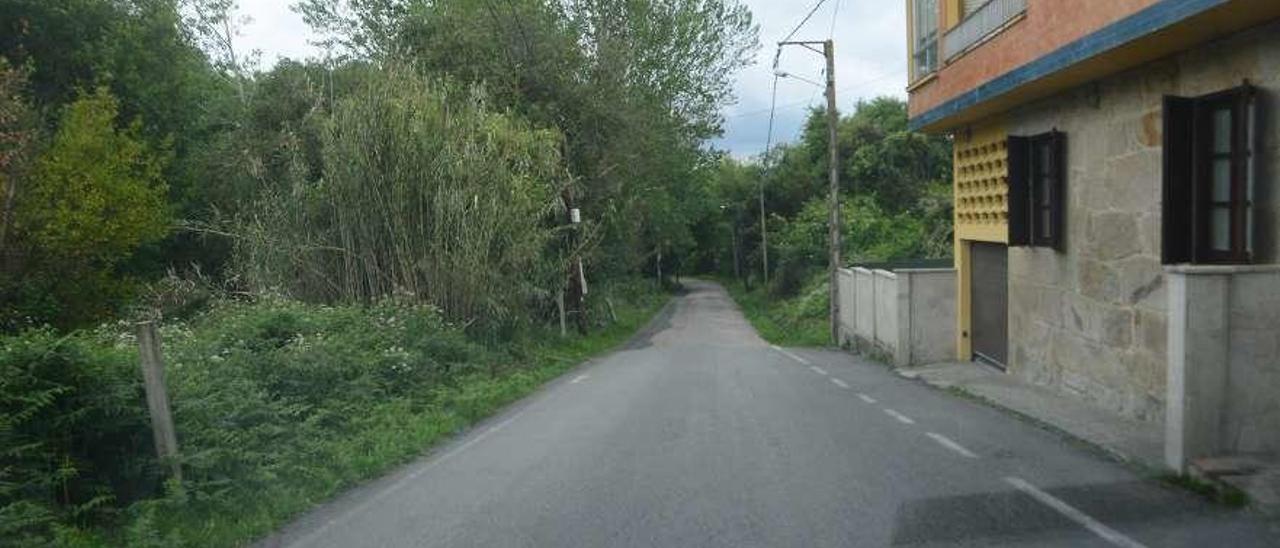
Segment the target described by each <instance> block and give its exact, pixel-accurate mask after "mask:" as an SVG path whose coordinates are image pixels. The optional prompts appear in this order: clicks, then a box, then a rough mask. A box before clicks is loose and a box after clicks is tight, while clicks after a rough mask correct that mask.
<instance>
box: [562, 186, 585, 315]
mask: <svg viewBox="0 0 1280 548" xmlns="http://www.w3.org/2000/svg"><path fill="white" fill-rule="evenodd" d="M560 199H561V200H563V201H564V207H565V213H566V214H567V216H568V219H566V220H567V221H569V249H570V250H572V251H573V256H572V258H571V262H570V264H569V268H568V272H567V274H568V278H569V280H568V281H569V283H568V286H569V287H568V293H567V297H568V304H569V305H571V306H572V308H573V311H574V312H575V318H574V319H575V322H576V323H577V325H578V333H581V334H583V335H586V334H587V299H586V297H587V273H586V269H585V268H584V267H583V266H582V255H580V254H579V253H580V251H581V250H579V249H578V247H579V246H580V245H582V234H581V233H582V212H581V211H579V210H578V207H577V205H575V204H574V199H573V189H571V188H565V189H564V192H563V193H561V195H560Z"/></svg>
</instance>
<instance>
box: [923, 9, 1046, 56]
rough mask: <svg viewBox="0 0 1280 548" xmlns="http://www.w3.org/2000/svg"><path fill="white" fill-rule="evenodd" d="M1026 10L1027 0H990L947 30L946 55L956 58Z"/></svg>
mask: <svg viewBox="0 0 1280 548" xmlns="http://www.w3.org/2000/svg"><path fill="white" fill-rule="evenodd" d="M1026 11H1027V0H990V1H989V2H987V3H986V4H983V5H982V6H981V7H979V8H978V9H977V10H976V11H974V12H973V13H972V14H969V16H968V17H965V19H964V21H961V22H960V24H959V25H956V26H955V28H952V29H951V30H949V31H947V34H946V36H945V37H944V39H943V41H942V44H943V53H944V54H945V55H944V57H945V58H946V60H947V61H950V60H952V59H955V58H956V57H958V56H960V54H962V53H964V52H966V51H969V49H970V48H972V47H973V46H975V45H977V44H978V43H979V42H981V41H982V40H983V39H984V38H986V37H987V36H990V35H991V33H993V32H996V31H997V30H1000V28H1001V27H1003V26H1004V25H1005V24H1006V23H1008V22H1009V21H1010V20H1012V19H1013V18H1015V17H1017V16H1019V15H1022V14H1023V13H1026Z"/></svg>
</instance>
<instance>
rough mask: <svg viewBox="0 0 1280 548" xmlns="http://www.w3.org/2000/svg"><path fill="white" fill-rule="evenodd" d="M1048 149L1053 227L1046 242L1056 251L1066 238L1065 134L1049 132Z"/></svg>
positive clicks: (1051, 220)
mask: <svg viewBox="0 0 1280 548" xmlns="http://www.w3.org/2000/svg"><path fill="white" fill-rule="evenodd" d="M1049 139H1050V150H1051V151H1052V154H1050V156H1052V160H1050V161H1052V162H1053V166H1052V170H1053V171H1052V173H1053V187H1052V188H1050V189H1049V192H1050V196H1049V204H1050V208H1051V209H1050V211H1049V215H1050V218H1049V223H1050V224H1049V226H1050V227H1052V228H1053V233H1052V234H1050V238H1049V241H1048V242H1046V244H1047V245H1048V246H1049V247H1052V248H1054V249H1056V250H1058V251H1064V245H1065V242H1066V241H1067V239H1066V238H1065V237H1064V234H1063V230H1065V229H1066V226H1067V217H1066V215H1067V182H1066V181H1067V134H1065V133H1062V132H1060V131H1057V130H1054V132H1053V133H1052V134H1050V137H1049Z"/></svg>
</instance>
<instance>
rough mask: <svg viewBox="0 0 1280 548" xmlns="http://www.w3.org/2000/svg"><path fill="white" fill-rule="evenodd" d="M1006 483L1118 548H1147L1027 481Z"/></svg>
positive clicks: (1016, 480)
mask: <svg viewBox="0 0 1280 548" xmlns="http://www.w3.org/2000/svg"><path fill="white" fill-rule="evenodd" d="M1004 481H1006V482H1008V483H1009V484H1010V485H1012V486H1014V487H1016V488H1017V489H1018V490H1019V491H1022V492H1023V493H1026V494H1028V495H1031V497H1032V498H1034V499H1036V500H1038V501H1040V502H1041V503H1043V504H1044V505H1045V506H1048V507H1050V508H1053V509H1054V510H1057V511H1058V513H1060V514H1062V515H1064V516H1066V517H1067V518H1068V519H1070V520H1071V521H1074V522H1076V523H1078V524H1080V525H1082V526H1084V528H1085V529H1088V530H1089V531H1092V532H1093V534H1095V535H1098V536H1099V537H1102V539H1103V540H1106V541H1107V542H1110V543H1111V544H1114V545H1116V546H1123V547H1124V548H1146V546H1145V545H1143V544H1142V543H1140V542H1138V541H1136V540H1133V539H1131V538H1129V537H1127V536H1125V535H1124V533H1121V532H1120V531H1117V530H1115V529H1112V528H1110V527H1107V526H1106V525H1104V524H1103V523H1102V522H1100V521H1098V520H1096V519H1093V518H1091V517H1089V516H1088V515H1087V514H1085V513H1084V512H1081V511H1080V510H1077V509H1076V508H1075V507H1074V506H1071V505H1070V504H1067V503H1065V502H1063V501H1062V500H1059V499H1058V498H1057V497H1054V496H1053V495H1050V494H1049V493H1046V492H1044V491H1041V490H1040V489H1037V488H1036V486H1034V485H1031V484H1030V483H1028V482H1027V481H1026V480H1023V479H1021V478H1015V477H1007V478H1004Z"/></svg>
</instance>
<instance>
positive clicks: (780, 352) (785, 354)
mask: <svg viewBox="0 0 1280 548" xmlns="http://www.w3.org/2000/svg"><path fill="white" fill-rule="evenodd" d="M769 347H770V348H772V349H774V350H777V351H778V353H779V354H782V355H783V356H786V357H788V358H791V359H793V360H795V361H798V362H800V363H803V364H805V365H809V360H806V359H804V358H801V357H800V356H797V355H795V354H792V353H791V352H788V351H786V350H785V349H783V348H782V347H780V346H776V345H769Z"/></svg>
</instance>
